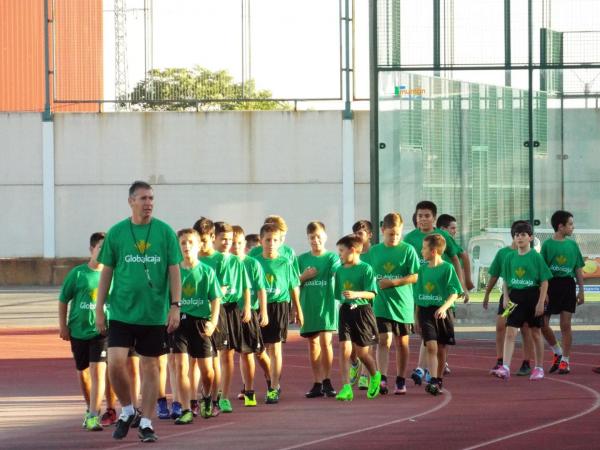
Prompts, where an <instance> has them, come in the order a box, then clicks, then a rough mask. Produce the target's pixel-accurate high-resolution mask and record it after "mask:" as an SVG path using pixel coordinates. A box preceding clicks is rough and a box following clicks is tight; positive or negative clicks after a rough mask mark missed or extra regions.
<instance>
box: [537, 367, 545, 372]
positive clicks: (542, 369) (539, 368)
mask: <svg viewBox="0 0 600 450" xmlns="http://www.w3.org/2000/svg"><path fill="white" fill-rule="evenodd" d="M535 368H536V369H538V370H541V371H542V372H543V371H544V368H543V367H540V366H535Z"/></svg>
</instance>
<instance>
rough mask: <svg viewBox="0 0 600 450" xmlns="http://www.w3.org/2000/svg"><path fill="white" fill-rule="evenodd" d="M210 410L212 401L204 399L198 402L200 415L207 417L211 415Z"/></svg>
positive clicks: (211, 409)
mask: <svg viewBox="0 0 600 450" xmlns="http://www.w3.org/2000/svg"><path fill="white" fill-rule="evenodd" d="M212 411H213V408H212V402H211V401H210V400H209V401H208V402H206V401H204V400H202V401H201V402H200V417H203V418H204V419H208V418H209V417H212Z"/></svg>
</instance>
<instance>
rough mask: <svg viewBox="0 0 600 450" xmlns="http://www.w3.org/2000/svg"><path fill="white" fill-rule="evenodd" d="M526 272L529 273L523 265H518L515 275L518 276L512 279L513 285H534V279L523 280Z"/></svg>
mask: <svg viewBox="0 0 600 450" xmlns="http://www.w3.org/2000/svg"><path fill="white" fill-rule="evenodd" d="M526 273H527V271H526V270H525V269H524V268H523V267H518V268H517V269H516V270H515V275H516V276H517V278H514V277H513V278H512V280H510V282H511V284H512V285H513V286H533V281H532V280H523V279H522V278H523V277H524V276H525V274H526Z"/></svg>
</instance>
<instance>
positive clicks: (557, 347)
mask: <svg viewBox="0 0 600 450" xmlns="http://www.w3.org/2000/svg"><path fill="white" fill-rule="evenodd" d="M552 351H553V352H554V354H555V355H558V356H561V355H562V348H561V347H560V344H559V343H558V342H557V343H556V345H553V346H552Z"/></svg>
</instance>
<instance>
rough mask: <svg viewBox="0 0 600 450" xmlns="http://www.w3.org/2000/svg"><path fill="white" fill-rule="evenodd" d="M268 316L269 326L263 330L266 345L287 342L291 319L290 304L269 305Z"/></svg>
mask: <svg viewBox="0 0 600 450" xmlns="http://www.w3.org/2000/svg"><path fill="white" fill-rule="evenodd" d="M267 314H268V316H269V324H268V325H267V326H266V327H264V328H262V329H261V332H262V338H263V342H264V343H265V344H275V343H276V342H285V340H286V339H287V332H288V322H289V319H290V306H289V302H274V303H267Z"/></svg>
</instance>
